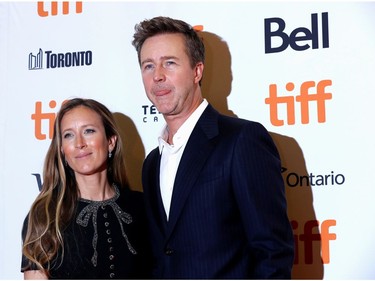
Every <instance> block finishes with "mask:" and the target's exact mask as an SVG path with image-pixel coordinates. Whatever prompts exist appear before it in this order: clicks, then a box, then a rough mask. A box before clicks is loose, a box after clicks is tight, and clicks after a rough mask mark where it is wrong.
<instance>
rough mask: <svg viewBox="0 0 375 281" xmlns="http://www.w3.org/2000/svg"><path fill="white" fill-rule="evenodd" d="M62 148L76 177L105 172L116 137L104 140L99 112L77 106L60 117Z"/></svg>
mask: <svg viewBox="0 0 375 281" xmlns="http://www.w3.org/2000/svg"><path fill="white" fill-rule="evenodd" d="M61 138H62V145H61V151H62V153H63V154H64V156H65V160H66V161H67V163H68V165H69V167H70V168H71V169H72V170H73V171H74V172H75V174H76V177H80V176H90V175H94V174H97V173H103V172H104V173H106V169H107V159H108V152H109V151H112V150H113V148H114V146H115V144H116V136H113V137H111V138H110V139H107V137H106V134H105V129H104V125H103V122H102V120H101V118H100V116H99V114H98V113H96V112H95V111H93V110H92V109H90V108H88V107H85V106H78V107H76V108H74V109H72V110H70V111H69V112H67V113H65V115H64V117H63V118H62V120H61Z"/></svg>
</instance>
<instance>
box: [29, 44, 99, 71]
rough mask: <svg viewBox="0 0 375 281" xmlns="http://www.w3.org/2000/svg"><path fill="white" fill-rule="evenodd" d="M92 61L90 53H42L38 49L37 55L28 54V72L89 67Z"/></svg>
mask: <svg viewBox="0 0 375 281" xmlns="http://www.w3.org/2000/svg"><path fill="white" fill-rule="evenodd" d="M92 61H93V54H92V51H90V50H88V51H77V52H65V53H55V52H53V51H43V50H42V49H41V48H39V51H38V52H37V53H35V54H34V53H30V54H29V61H28V67H29V70H40V69H44V68H45V69H49V68H64V67H77V66H90V65H91V64H92Z"/></svg>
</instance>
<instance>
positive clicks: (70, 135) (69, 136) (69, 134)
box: [63, 133, 72, 139]
mask: <svg viewBox="0 0 375 281" xmlns="http://www.w3.org/2000/svg"><path fill="white" fill-rule="evenodd" d="M71 137H72V134H71V133H66V134H64V135H63V138H64V139H68V138H71Z"/></svg>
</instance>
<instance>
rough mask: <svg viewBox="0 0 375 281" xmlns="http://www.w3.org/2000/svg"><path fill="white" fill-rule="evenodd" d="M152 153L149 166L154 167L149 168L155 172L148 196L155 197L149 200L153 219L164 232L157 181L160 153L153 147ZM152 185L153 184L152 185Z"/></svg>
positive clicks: (162, 207) (165, 225) (163, 216)
mask: <svg viewBox="0 0 375 281" xmlns="http://www.w3.org/2000/svg"><path fill="white" fill-rule="evenodd" d="M153 153H154V155H153V157H152V164H151V166H152V167H154V168H151V169H149V171H150V172H152V171H154V172H155V174H154V175H152V178H153V180H152V184H151V188H150V197H151V198H156V200H149V202H150V204H151V209H152V215H153V216H154V217H155V220H156V221H157V222H158V223H157V225H158V226H159V228H160V231H161V232H162V233H163V234H165V232H166V228H167V216H166V214H165V210H164V206H163V202H162V199H161V193H160V181H159V174H160V159H161V157H160V153H159V149H155V151H154V152H153ZM152 185H154V186H152Z"/></svg>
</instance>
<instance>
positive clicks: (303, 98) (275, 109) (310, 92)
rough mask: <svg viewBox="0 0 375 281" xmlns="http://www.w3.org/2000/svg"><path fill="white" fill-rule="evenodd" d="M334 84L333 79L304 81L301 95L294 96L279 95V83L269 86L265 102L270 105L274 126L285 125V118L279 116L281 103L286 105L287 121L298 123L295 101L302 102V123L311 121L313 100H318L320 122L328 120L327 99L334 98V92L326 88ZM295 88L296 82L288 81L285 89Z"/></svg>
mask: <svg viewBox="0 0 375 281" xmlns="http://www.w3.org/2000/svg"><path fill="white" fill-rule="evenodd" d="M331 85H332V80H322V81H319V82H318V83H315V82H314V81H306V82H303V83H302V84H301V86H300V89H299V95H297V96H296V97H294V96H293V95H290V96H279V95H278V92H277V85H276V84H271V85H270V86H269V97H268V98H266V99H265V103H266V104H269V106H270V120H271V123H272V125H274V126H283V125H284V120H283V119H280V118H279V105H280V104H285V105H286V113H287V123H288V125H294V124H295V123H296V110H295V102H298V103H299V104H300V109H301V123H302V124H308V123H309V122H310V110H309V105H310V103H311V102H316V108H317V111H318V112H317V115H318V122H319V123H324V122H326V106H325V104H326V100H330V99H332V94H331V93H327V92H326V88H327V87H328V86H331ZM294 88H295V85H294V83H291V82H289V83H287V84H286V86H285V89H286V90H287V91H288V92H292V91H293V90H294Z"/></svg>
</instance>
